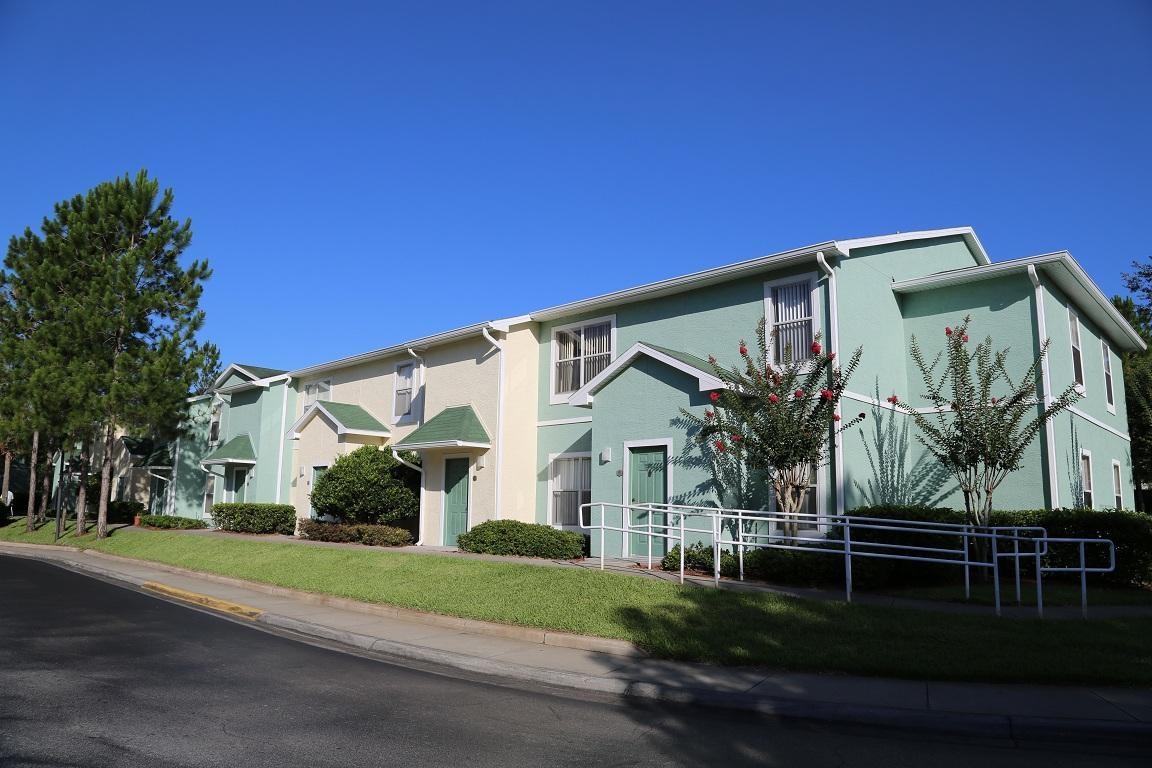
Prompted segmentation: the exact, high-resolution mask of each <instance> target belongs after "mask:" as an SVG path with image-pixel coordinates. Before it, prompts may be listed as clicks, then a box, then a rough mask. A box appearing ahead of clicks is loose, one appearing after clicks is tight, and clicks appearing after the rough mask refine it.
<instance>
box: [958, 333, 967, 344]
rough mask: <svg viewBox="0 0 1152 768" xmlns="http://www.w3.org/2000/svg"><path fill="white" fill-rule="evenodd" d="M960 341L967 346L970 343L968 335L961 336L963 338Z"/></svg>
mask: <svg viewBox="0 0 1152 768" xmlns="http://www.w3.org/2000/svg"><path fill="white" fill-rule="evenodd" d="M960 341H962V342H964V343H965V344H967V343H968V334H964V335H963V336H961V337H960Z"/></svg>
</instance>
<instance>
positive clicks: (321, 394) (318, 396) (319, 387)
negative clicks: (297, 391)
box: [304, 379, 332, 408]
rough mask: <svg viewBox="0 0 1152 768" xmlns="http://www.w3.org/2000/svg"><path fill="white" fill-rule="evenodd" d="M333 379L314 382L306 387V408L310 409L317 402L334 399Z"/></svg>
mask: <svg viewBox="0 0 1152 768" xmlns="http://www.w3.org/2000/svg"><path fill="white" fill-rule="evenodd" d="M331 392H332V379H324V380H323V381H314V382H312V383H311V384H305V385H304V407H305V408H308V407H309V406H311V405H312V404H313V403H315V402H316V401H317V400H325V401H327V400H331V399H332V395H331Z"/></svg>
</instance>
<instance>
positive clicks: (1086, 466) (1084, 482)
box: [1080, 451, 1092, 509]
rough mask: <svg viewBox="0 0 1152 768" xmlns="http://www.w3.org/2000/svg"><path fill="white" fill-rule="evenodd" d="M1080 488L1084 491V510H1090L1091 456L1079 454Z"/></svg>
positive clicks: (1086, 453)
mask: <svg viewBox="0 0 1152 768" xmlns="http://www.w3.org/2000/svg"><path fill="white" fill-rule="evenodd" d="M1080 486H1081V488H1082V489H1083V491H1084V499H1083V501H1084V508H1085V509H1092V454H1090V453H1088V451H1083V452H1081V454H1080Z"/></svg>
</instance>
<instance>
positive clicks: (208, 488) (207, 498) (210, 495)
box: [204, 472, 216, 517]
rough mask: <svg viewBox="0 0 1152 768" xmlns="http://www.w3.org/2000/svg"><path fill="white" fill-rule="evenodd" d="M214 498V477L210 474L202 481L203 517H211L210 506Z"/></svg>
mask: <svg viewBox="0 0 1152 768" xmlns="http://www.w3.org/2000/svg"><path fill="white" fill-rule="evenodd" d="M215 498H216V476H215V475H213V474H212V473H211V472H209V473H208V477H207V478H206V479H205V481H204V517H210V516H211V515H212V504H213V503H214V501H215Z"/></svg>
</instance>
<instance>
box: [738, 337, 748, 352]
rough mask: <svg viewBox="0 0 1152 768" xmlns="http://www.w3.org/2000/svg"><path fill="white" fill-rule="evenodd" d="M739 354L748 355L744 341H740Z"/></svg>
mask: <svg viewBox="0 0 1152 768" xmlns="http://www.w3.org/2000/svg"><path fill="white" fill-rule="evenodd" d="M740 354H741V355H746V354H748V347H746V346H744V339H740Z"/></svg>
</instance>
